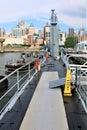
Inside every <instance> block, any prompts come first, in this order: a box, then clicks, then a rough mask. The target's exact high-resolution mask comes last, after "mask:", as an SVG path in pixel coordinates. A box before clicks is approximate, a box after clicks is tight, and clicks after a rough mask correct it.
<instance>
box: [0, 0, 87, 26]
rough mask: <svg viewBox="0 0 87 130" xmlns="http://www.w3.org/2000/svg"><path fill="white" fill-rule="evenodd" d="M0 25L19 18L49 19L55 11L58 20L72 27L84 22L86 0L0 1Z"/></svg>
mask: <svg viewBox="0 0 87 130" xmlns="http://www.w3.org/2000/svg"><path fill="white" fill-rule="evenodd" d="M0 5H1V6H0V23H1V22H8V21H18V20H19V19H20V18H24V17H28V18H36V19H39V20H42V19H44V20H45V19H49V18H50V16H51V9H55V12H56V13H57V16H58V19H59V20H61V21H63V22H65V23H66V24H68V25H70V26H71V25H72V26H76V25H77V26H81V24H82V23H83V24H84V23H85V21H86V15H87V13H86V11H87V10H86V5H87V3H86V0H51V1H50V0H43V1H41V0H31V1H29V0H15V1H12V0H0Z"/></svg>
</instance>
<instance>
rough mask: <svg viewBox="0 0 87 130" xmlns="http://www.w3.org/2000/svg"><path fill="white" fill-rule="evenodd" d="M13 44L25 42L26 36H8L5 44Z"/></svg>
mask: <svg viewBox="0 0 87 130" xmlns="http://www.w3.org/2000/svg"><path fill="white" fill-rule="evenodd" d="M13 44H24V38H13V37H8V38H6V39H5V41H4V42H3V46H7V45H13Z"/></svg>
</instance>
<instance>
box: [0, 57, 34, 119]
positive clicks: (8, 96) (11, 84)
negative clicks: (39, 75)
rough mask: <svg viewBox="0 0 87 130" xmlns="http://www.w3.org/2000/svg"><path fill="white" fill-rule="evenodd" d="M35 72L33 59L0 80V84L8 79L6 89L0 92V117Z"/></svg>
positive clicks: (9, 107) (8, 108)
mask: <svg viewBox="0 0 87 130" xmlns="http://www.w3.org/2000/svg"><path fill="white" fill-rule="evenodd" d="M35 74H36V68H35V59H34V60H32V61H31V62H29V63H27V64H25V65H24V66H22V67H20V68H18V69H16V70H15V71H13V72H12V73H10V74H8V75H7V76H5V77H4V78H3V79H1V80H0V84H1V83H2V82H3V81H5V80H6V79H7V80H8V89H7V90H6V91H5V92H2V93H1V94H0V119H1V118H2V115H4V114H5V113H6V112H7V111H8V110H10V109H11V108H12V106H13V104H14V103H15V102H16V100H17V99H18V97H19V96H20V95H21V93H22V92H23V91H24V89H25V88H26V86H27V85H28V83H29V82H30V81H31V80H32V78H33V76H34V75H35ZM11 102H12V103H11ZM10 103H11V104H10ZM2 113H3V114H2Z"/></svg>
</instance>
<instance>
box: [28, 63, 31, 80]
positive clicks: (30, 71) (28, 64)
mask: <svg viewBox="0 0 87 130" xmlns="http://www.w3.org/2000/svg"><path fill="white" fill-rule="evenodd" d="M28 71H29V79H30V72H31V71H30V63H29V64H28Z"/></svg>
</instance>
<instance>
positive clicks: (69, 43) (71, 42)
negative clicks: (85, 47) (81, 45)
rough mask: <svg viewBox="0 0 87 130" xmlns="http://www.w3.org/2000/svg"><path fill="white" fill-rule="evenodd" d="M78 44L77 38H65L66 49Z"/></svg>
mask: <svg viewBox="0 0 87 130" xmlns="http://www.w3.org/2000/svg"><path fill="white" fill-rule="evenodd" d="M76 43H78V38H77V37H67V38H66V41H65V47H66V48H74V46H75V45H76Z"/></svg>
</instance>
